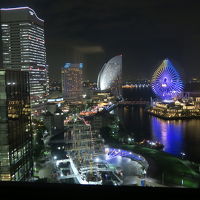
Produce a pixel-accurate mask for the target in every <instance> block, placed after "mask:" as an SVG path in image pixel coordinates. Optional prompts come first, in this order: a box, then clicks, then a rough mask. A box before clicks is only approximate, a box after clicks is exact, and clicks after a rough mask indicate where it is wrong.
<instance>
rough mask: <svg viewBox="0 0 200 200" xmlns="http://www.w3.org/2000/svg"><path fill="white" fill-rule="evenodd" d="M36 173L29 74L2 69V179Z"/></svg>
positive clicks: (24, 176)
mask: <svg viewBox="0 0 200 200" xmlns="http://www.w3.org/2000/svg"><path fill="white" fill-rule="evenodd" d="M32 174H33V160H32V133H31V110H30V89H29V73H28V72H25V71H20V70H3V69H0V181H10V180H11V181H23V180H27V179H28V178H29V177H30V176H32Z"/></svg>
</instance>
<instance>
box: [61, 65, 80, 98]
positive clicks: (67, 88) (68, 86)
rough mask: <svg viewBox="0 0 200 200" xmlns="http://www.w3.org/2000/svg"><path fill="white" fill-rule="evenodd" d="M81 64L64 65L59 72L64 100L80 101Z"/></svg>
mask: <svg viewBox="0 0 200 200" xmlns="http://www.w3.org/2000/svg"><path fill="white" fill-rule="evenodd" d="M82 68H83V63H79V64H71V63H66V64H65V66H64V68H63V69H62V71H61V75H62V93H63V97H64V98H65V99H80V98H81V96H82V93H83V92H82V90H83V88H82V82H83V70H82Z"/></svg>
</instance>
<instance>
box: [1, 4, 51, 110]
mask: <svg viewBox="0 0 200 200" xmlns="http://www.w3.org/2000/svg"><path fill="white" fill-rule="evenodd" d="M0 21H1V31H0V32H1V33H0V36H1V43H2V44H1V46H2V47H1V49H0V50H1V58H2V63H0V68H4V69H21V70H24V71H29V72H30V99H31V108H32V113H35V112H36V113H38V112H40V111H41V110H42V109H43V108H44V106H45V104H46V96H47V95H48V90H49V86H48V73H47V64H46V48H45V40H44V21H43V20H41V19H39V18H38V17H37V15H36V13H35V12H34V10H32V9H31V8H29V7H20V8H9V9H0Z"/></svg>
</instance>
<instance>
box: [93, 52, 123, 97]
mask: <svg viewBox="0 0 200 200" xmlns="http://www.w3.org/2000/svg"><path fill="white" fill-rule="evenodd" d="M97 87H98V89H100V90H101V91H106V90H110V91H111V94H112V95H114V96H116V97H120V96H121V88H122V55H119V56H115V57H113V58H112V59H110V60H109V61H108V62H107V63H105V64H104V66H103V67H102V69H101V71H100V72H99V75H98V80H97Z"/></svg>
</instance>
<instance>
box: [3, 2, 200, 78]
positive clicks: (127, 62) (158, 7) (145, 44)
mask: <svg viewBox="0 0 200 200" xmlns="http://www.w3.org/2000/svg"><path fill="white" fill-rule="evenodd" d="M15 6H29V7H31V8H32V9H33V10H35V11H36V13H38V16H39V17H40V18H42V19H44V20H45V30H46V31H45V38H46V45H47V63H48V64H49V71H50V77H52V75H54V76H55V77H56V78H57V79H59V77H60V75H59V70H61V68H62V66H63V65H64V63H66V62H72V63H77V62H83V63H84V66H85V70H87V76H86V77H85V79H90V80H92V81H96V79H97V76H98V72H99V71H100V69H101V67H102V66H103V64H104V63H105V62H106V60H108V59H109V58H111V57H114V56H116V55H118V54H121V53H122V54H123V58H124V59H123V68H124V71H123V78H124V80H131V79H136V78H150V77H151V75H152V74H153V71H154V70H155V69H156V67H157V66H158V63H160V61H161V60H163V59H164V58H166V57H167V58H169V59H171V60H172V61H173V63H175V65H176V66H178V67H180V68H182V70H183V72H184V74H186V75H187V76H186V78H187V79H190V78H192V77H194V76H199V75H200V74H199V73H198V71H197V70H198V66H199V65H200V61H199V59H198V51H199V50H200V37H199V36H200V28H199V26H198V16H199V13H198V10H199V7H200V4H199V3H194V2H193V3H190V4H187V6H186V5H185V4H184V3H183V2H181V4H179V2H178V1H173V2H170V1H162V2H160V1H159V2H158V1H151V2H149V1H145V0H143V1H140V2H134V3H133V2H131V3H130V2H128V1H123V2H121V1H117V0H116V1H115V2H114V1H106V3H105V4H104V2H102V1H84V2H80V1H76V2H74V1H68V2H66V1H62V0H59V1H56V2H54V1H50V2H49V1H48V3H47V1H43V2H40V1H38V0H34V1H31V2H29V1H23V0H21V1H17V2H8V1H2V2H1V7H15ZM144 58H145V59H144ZM75 59H77V60H75ZM79 59H80V60H79Z"/></svg>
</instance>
